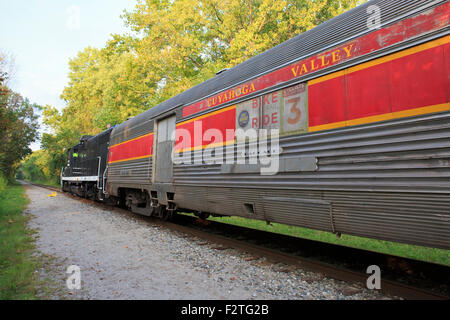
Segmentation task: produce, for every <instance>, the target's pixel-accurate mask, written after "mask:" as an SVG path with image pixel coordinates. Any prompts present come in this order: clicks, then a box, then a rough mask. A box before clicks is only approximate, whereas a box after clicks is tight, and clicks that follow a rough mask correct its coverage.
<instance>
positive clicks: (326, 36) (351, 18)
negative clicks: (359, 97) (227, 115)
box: [114, 0, 445, 132]
mask: <svg viewBox="0 0 450 320" xmlns="http://www.w3.org/2000/svg"><path fill="white" fill-rule="evenodd" d="M442 2H445V1H438V2H437V1H434V0H371V1H368V2H366V3H364V4H362V5H359V6H358V7H356V8H354V9H351V10H349V11H347V12H345V13H343V14H341V15H339V16H337V17H335V18H333V19H330V20H328V21H327V22H324V23H322V24H320V25H319V26H317V27H315V28H313V29H311V30H309V31H306V32H304V33H302V34H299V35H298V36H295V37H294V38H292V39H289V40H287V41H285V42H283V43H281V44H279V45H278V46H276V47H274V48H272V49H269V50H267V51H265V52H263V53H261V54H259V55H257V56H255V57H253V58H250V59H249V60H246V61H244V62H242V63H241V64H239V65H237V66H235V67H233V68H231V69H228V70H227V71H225V72H222V73H220V74H218V75H216V76H215V77H213V78H211V79H208V80H206V81H204V82H203V83H201V84H198V85H196V86H195V87H192V88H190V89H188V90H186V91H184V92H182V93H180V94H178V95H176V96H174V97H172V98H170V99H168V100H166V101H164V102H162V103H160V104H159V105H157V106H155V107H153V108H151V109H149V110H147V111H145V112H143V113H141V114H140V115H138V116H136V117H134V118H132V119H130V120H128V121H126V122H124V123H122V124H120V125H118V126H117V127H116V130H114V131H115V132H120V131H122V129H123V128H124V126H126V125H131V126H133V124H135V123H140V122H141V121H143V120H144V119H149V118H153V117H155V116H157V115H159V114H163V113H164V112H167V111H169V110H171V109H173V108H175V107H178V106H187V105H190V104H192V103H193V102H196V101H198V100H201V99H203V98H206V97H209V96H211V95H213V94H215V93H218V92H220V91H223V90H226V89H228V88H230V87H233V86H235V85H238V84H240V83H243V82H246V81H249V80H251V79H253V78H255V77H257V76H260V75H263V74H265V73H268V72H269V71H272V70H274V69H277V68H280V67H281V66H283V65H286V64H290V63H293V62H295V61H298V60H300V59H304V58H307V57H309V56H312V55H314V54H316V53H318V52H323V51H325V50H327V49H328V48H332V47H335V46H337V45H339V44H340V43H343V42H345V41H348V40H350V39H354V38H357V37H360V36H361V35H362V34H364V33H368V32H369V30H368V27H367V19H368V17H369V15H368V13H367V8H368V7H369V6H371V5H377V6H379V7H380V9H381V13H382V14H381V22H382V25H384V24H391V23H394V22H396V21H398V20H402V19H403V18H404V17H405V16H408V15H411V14H414V13H415V12H417V11H420V10H423V9H424V8H426V7H429V6H430V5H433V4H438V3H442ZM117 129H118V130H117Z"/></svg>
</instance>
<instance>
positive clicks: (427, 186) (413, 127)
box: [174, 112, 450, 194]
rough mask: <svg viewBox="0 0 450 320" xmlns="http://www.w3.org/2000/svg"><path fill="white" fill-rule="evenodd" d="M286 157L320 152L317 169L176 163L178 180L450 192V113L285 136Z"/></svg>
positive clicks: (207, 183) (282, 141) (282, 143)
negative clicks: (232, 169)
mask: <svg viewBox="0 0 450 320" xmlns="http://www.w3.org/2000/svg"><path fill="white" fill-rule="evenodd" d="M280 146H281V147H282V149H283V152H282V154H281V155H280V159H283V158H289V157H317V158H318V170H317V171H316V172H298V173H295V174H294V173H279V174H277V175H275V176H261V175H260V174H259V172H258V173H255V174H239V175H232V174H231V175H223V174H221V171H220V168H221V166H220V165H213V166H206V165H176V166H175V167H174V177H175V184H177V185H202V186H224V185H225V186H229V187H255V188H263V187H270V188H295V189H306V188H307V189H334V190H348V191H361V190H365V191H392V192H433V193H447V194H448V193H450V166H449V160H450V158H449V157H448V155H449V152H450V113H448V112H445V113H440V114H434V115H427V116H420V117H415V118H408V119H402V120H395V121H389V122H384V123H377V124H371V125H364V126H359V127H352V128H345V129H339V130H330V131H326V132H319V133H310V134H304V135H297V136H291V137H284V138H281V139H280Z"/></svg>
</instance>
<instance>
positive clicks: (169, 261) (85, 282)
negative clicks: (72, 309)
mask: <svg viewBox="0 0 450 320" xmlns="http://www.w3.org/2000/svg"><path fill="white" fill-rule="evenodd" d="M27 194H28V197H29V198H30V204H29V206H28V209H27V211H26V212H27V213H28V214H32V215H33V219H31V221H30V227H31V228H34V229H36V230H37V231H38V233H37V235H36V246H37V250H39V251H40V252H41V253H43V254H44V255H46V256H49V257H51V259H49V262H48V264H46V266H45V268H43V270H40V272H41V273H42V275H41V276H45V277H47V278H50V279H52V280H54V282H55V283H56V285H57V286H58V287H59V288H58V290H57V291H58V292H59V293H58V294H57V295H56V296H54V297H53V298H55V299H390V298H392V297H389V296H386V295H383V294H381V293H380V292H377V291H372V290H368V289H366V288H364V287H363V286H362V285H359V284H356V283H349V282H345V281H339V280H335V279H331V278H328V277H326V276H324V275H323V274H321V273H316V272H311V271H306V270H304V269H302V268H300V267H292V265H291V266H290V265H286V264H283V263H273V262H270V261H267V259H265V258H264V257H261V256H260V255H253V254H252V253H251V252H246V251H245V250H240V249H235V248H231V247H227V246H221V245H218V244H217V243H214V242H212V241H206V240H204V239H202V237H200V236H195V235H192V234H191V235H190V234H186V233H183V232H176V231H173V230H171V229H170V228H167V227H165V226H164V225H162V224H160V223H157V222H154V221H152V220H151V219H144V218H141V217H139V216H134V215H133V214H124V213H123V210H121V209H115V208H102V207H100V206H96V205H94V204H92V203H91V202H89V201H85V200H81V199H73V198H71V197H68V196H65V195H63V194H62V193H59V192H54V193H52V191H50V190H48V189H43V188H41V187H37V186H32V185H28V186H27ZM71 265H76V266H78V267H79V268H80V271H81V284H82V286H81V289H80V290H76V289H68V288H67V287H66V279H67V278H68V277H69V276H70V274H66V270H67V268H68V267H69V266H71Z"/></svg>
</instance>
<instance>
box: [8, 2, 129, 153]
mask: <svg viewBox="0 0 450 320" xmlns="http://www.w3.org/2000/svg"><path fill="white" fill-rule="evenodd" d="M136 3H137V1H136V0H120V1H119V0H90V1H89V0H0V51H2V52H4V53H7V54H9V55H12V56H13V58H14V64H15V76H14V78H13V79H12V80H11V82H10V83H9V86H10V87H11V88H12V89H13V90H14V91H16V92H18V93H20V94H21V95H22V96H24V97H27V98H28V99H30V101H31V102H32V103H37V104H40V105H43V106H44V105H47V104H48V105H51V106H54V107H56V108H58V109H59V110H61V109H62V108H64V107H65V103H64V101H63V100H61V99H60V95H61V93H62V91H63V89H64V87H65V86H66V85H67V83H68V74H69V59H71V58H74V57H75V56H76V55H77V53H78V52H79V51H82V50H83V49H84V48H86V47H88V46H91V47H97V48H100V47H103V46H105V44H106V42H107V40H108V39H110V38H111V34H114V33H118V34H124V33H126V32H128V31H129V30H128V29H127V28H126V27H125V25H124V21H123V19H122V18H120V16H121V15H122V14H123V11H124V10H127V11H132V10H133V8H134V7H135V5H136ZM39 147H40V143H39V142H36V143H33V144H32V146H31V148H32V149H33V150H38V149H39Z"/></svg>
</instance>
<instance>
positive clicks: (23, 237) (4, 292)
mask: <svg viewBox="0 0 450 320" xmlns="http://www.w3.org/2000/svg"><path fill="white" fill-rule="evenodd" d="M27 203H28V199H27V198H26V196H25V190H24V188H23V187H22V186H21V185H18V184H14V185H8V186H7V187H6V189H5V190H4V191H3V192H2V194H0V299H1V300H16V299H19V300H23V299H35V298H36V290H37V286H38V279H36V278H37V276H36V274H35V270H37V269H38V267H39V262H38V259H37V258H36V257H34V256H33V255H32V253H33V249H34V244H33V238H32V235H33V231H32V230H29V229H28V228H27V225H26V224H27V221H28V219H29V216H25V215H22V211H23V210H24V208H25V206H26V205H27Z"/></svg>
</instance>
